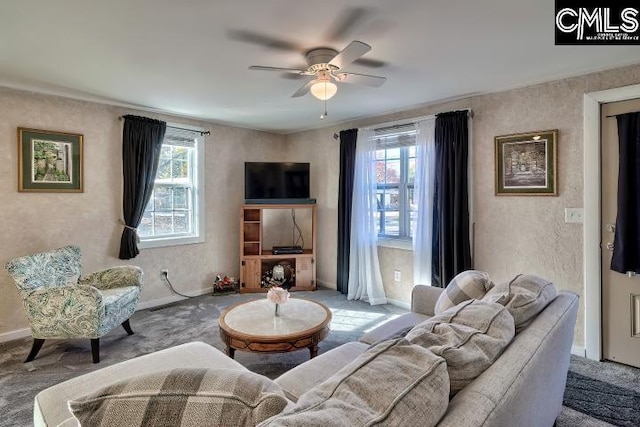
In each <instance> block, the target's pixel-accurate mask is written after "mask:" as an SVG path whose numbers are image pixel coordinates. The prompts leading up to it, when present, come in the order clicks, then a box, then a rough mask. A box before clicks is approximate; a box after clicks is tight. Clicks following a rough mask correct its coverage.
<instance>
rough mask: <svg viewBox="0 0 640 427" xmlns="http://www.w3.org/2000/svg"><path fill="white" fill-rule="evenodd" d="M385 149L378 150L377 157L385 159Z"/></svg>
mask: <svg viewBox="0 0 640 427" xmlns="http://www.w3.org/2000/svg"><path fill="white" fill-rule="evenodd" d="M384 152H385V150H376V159H384V156H385V154H384Z"/></svg>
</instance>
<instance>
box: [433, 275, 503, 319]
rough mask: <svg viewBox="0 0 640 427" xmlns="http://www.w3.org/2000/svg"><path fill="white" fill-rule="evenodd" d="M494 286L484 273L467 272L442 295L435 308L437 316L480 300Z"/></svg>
mask: <svg viewBox="0 0 640 427" xmlns="http://www.w3.org/2000/svg"><path fill="white" fill-rule="evenodd" d="M493 286H494V284H493V282H492V281H491V279H490V278H489V275H488V274H487V273H485V272H484V271H478V270H467V271H463V272H462V273H459V274H458V275H457V276H456V277H454V278H453V279H451V282H449V284H448V285H447V287H446V288H445V290H444V292H442V293H441V294H440V297H439V298H438V301H437V302H436V306H435V311H434V312H435V314H440V313H442V312H443V311H445V310H447V309H449V308H451V307H454V306H456V305H458V304H460V303H461V302H463V301H467V300H470V299H480V298H482V297H483V296H485V294H486V293H487V291H489V289H491V288H493Z"/></svg>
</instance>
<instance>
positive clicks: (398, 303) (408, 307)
mask: <svg viewBox="0 0 640 427" xmlns="http://www.w3.org/2000/svg"><path fill="white" fill-rule="evenodd" d="M387 302H388V303H389V304H391V305H395V306H396V307H400V308H404V309H405V310H411V303H409V302H404V301H399V300H397V299H392V298H387Z"/></svg>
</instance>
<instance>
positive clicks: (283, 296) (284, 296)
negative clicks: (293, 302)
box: [267, 286, 289, 316]
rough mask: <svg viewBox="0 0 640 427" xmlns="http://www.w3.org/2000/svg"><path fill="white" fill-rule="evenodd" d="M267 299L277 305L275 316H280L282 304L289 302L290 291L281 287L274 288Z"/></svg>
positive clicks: (270, 290)
mask: <svg viewBox="0 0 640 427" xmlns="http://www.w3.org/2000/svg"><path fill="white" fill-rule="evenodd" d="M267 299H268V300H269V301H271V302H272V303H274V304H275V305H276V312H275V315H276V316H279V315H280V304H285V303H286V302H287V301H289V291H287V290H286V289H282V288H281V287H279V286H273V287H272V288H270V289H269V290H268V291H267Z"/></svg>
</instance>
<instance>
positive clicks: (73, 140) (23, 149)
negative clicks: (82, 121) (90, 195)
mask: <svg viewBox="0 0 640 427" xmlns="http://www.w3.org/2000/svg"><path fill="white" fill-rule="evenodd" d="M82 150H83V135H81V134H77V133H68V132H56V131H48V130H40V129H28V128H18V191H20V192H67V193H82V192H83V191H84V187H83V164H82V163H83V153H82Z"/></svg>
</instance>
